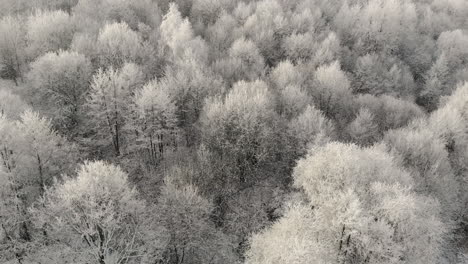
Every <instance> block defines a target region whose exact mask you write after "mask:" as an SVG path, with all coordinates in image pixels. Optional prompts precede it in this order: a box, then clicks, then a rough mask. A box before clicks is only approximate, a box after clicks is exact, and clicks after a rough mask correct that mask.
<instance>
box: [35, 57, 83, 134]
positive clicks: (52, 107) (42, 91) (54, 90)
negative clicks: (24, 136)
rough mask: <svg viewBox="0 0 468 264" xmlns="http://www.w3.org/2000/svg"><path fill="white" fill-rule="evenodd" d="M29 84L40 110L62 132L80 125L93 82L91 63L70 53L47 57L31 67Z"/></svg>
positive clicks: (41, 58) (39, 59)
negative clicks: (87, 94)
mask: <svg viewBox="0 0 468 264" xmlns="http://www.w3.org/2000/svg"><path fill="white" fill-rule="evenodd" d="M28 80H29V83H30V85H31V91H30V93H31V97H32V99H33V102H34V103H35V106H36V107H38V109H41V110H42V111H43V112H44V113H46V114H48V115H49V116H50V117H51V118H52V119H53V121H54V123H55V124H56V125H57V126H59V127H61V128H62V129H65V130H71V129H73V128H74V127H76V126H77V125H78V123H79V119H80V115H81V110H82V105H83V103H84V101H85V95H86V93H87V91H88V87H89V82H90V80H91V63H90V61H89V60H88V59H87V58H86V57H85V56H83V55H81V54H79V53H76V52H69V51H60V52H58V53H47V54H45V55H43V56H41V57H39V58H38V59H37V60H36V61H34V62H33V63H31V70H30V72H29V73H28Z"/></svg>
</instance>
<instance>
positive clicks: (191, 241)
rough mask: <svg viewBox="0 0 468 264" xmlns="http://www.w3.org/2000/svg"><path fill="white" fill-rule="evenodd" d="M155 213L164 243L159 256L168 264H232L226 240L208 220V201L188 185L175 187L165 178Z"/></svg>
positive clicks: (231, 249) (209, 206)
mask: <svg viewBox="0 0 468 264" xmlns="http://www.w3.org/2000/svg"><path fill="white" fill-rule="evenodd" d="M156 208H157V211H156V212H155V213H156V215H155V216H154V217H155V218H156V221H157V222H158V224H160V225H162V227H163V228H164V231H163V234H164V235H165V237H167V239H168V243H167V246H166V249H165V252H164V254H163V256H164V257H165V259H166V260H167V261H169V262H170V263H193V262H196V263H209V262H212V263H226V262H234V261H235V255H234V251H233V248H234V247H233V244H231V243H232V242H231V241H230V238H229V237H228V236H226V235H225V234H223V233H222V232H221V231H220V230H217V229H216V227H215V224H214V223H213V221H212V219H211V218H210V217H211V215H212V212H213V210H214V207H213V205H212V204H211V202H210V201H208V200H207V199H205V198H203V197H202V196H200V194H199V193H198V190H197V189H196V188H195V187H194V186H191V185H182V186H179V185H178V184H176V183H175V182H172V181H171V180H169V178H166V183H165V185H164V186H163V189H162V193H161V196H160V198H159V201H158V205H157V207H156Z"/></svg>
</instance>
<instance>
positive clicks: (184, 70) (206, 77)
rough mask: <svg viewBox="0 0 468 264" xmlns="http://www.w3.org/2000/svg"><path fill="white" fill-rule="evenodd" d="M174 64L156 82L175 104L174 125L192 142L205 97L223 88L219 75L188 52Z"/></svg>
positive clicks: (222, 91)
mask: <svg viewBox="0 0 468 264" xmlns="http://www.w3.org/2000/svg"><path fill="white" fill-rule="evenodd" d="M185 55H186V56H183V58H181V59H180V60H179V61H178V62H177V65H175V66H174V67H168V68H167V69H166V71H165V76H164V77H163V78H160V79H159V80H158V86H160V87H162V89H163V90H165V91H167V92H168V93H169V96H170V97H171V99H172V100H173V102H174V104H175V105H176V116H177V120H178V122H177V125H178V127H179V128H181V130H182V132H183V136H184V137H185V141H186V143H187V144H188V145H192V144H193V143H194V142H195V141H196V139H197V138H198V133H199V132H198V131H199V130H198V127H197V124H196V122H197V121H198V118H199V116H200V113H201V111H202V109H203V104H204V100H205V98H207V97H209V96H219V95H221V94H223V93H224V92H225V84H224V82H223V79H222V78H220V77H219V76H217V75H216V74H214V73H213V72H212V71H211V69H210V68H208V67H207V66H205V65H204V64H203V63H201V62H200V61H199V60H198V59H197V58H196V57H194V56H191V52H187V53H185Z"/></svg>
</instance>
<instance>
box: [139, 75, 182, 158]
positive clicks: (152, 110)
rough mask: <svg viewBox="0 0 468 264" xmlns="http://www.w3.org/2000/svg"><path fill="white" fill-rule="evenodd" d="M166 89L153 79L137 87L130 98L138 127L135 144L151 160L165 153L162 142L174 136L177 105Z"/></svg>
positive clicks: (166, 143) (167, 142) (168, 141)
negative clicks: (132, 97)
mask: <svg viewBox="0 0 468 264" xmlns="http://www.w3.org/2000/svg"><path fill="white" fill-rule="evenodd" d="M167 89H168V87H164V86H161V85H159V84H158V82H157V81H156V80H154V81H151V82H149V83H148V84H146V85H145V86H143V88H141V89H140V90H138V91H137V92H136V93H135V97H134V99H133V104H134V109H133V111H134V114H135V121H134V122H135V127H136V130H137V131H138V138H137V139H136V142H135V144H136V146H135V147H136V148H137V149H139V150H144V153H145V155H147V156H148V157H149V160H150V162H152V163H153V164H155V163H156V161H157V160H158V159H159V158H160V157H163V156H164V149H165V146H166V145H168V144H173V142H174V140H175V139H174V137H175V129H176V125H177V118H176V113H175V112H176V106H175V104H174V102H173V100H172V98H171V97H170V95H169V91H168V90H167Z"/></svg>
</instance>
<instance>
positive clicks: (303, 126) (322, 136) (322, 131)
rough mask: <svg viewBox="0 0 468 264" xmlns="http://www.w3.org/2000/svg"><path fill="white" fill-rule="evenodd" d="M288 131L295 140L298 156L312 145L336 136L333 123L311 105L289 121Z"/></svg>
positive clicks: (322, 142)
mask: <svg viewBox="0 0 468 264" xmlns="http://www.w3.org/2000/svg"><path fill="white" fill-rule="evenodd" d="M289 132H290V133H291V136H292V137H293V138H295V140H296V143H297V146H296V149H297V152H298V154H299V156H302V155H305V154H306V153H307V150H308V149H309V148H311V147H312V146H314V145H317V146H320V145H323V144H325V143H327V142H328V141H330V140H332V139H334V138H335V137H336V131H335V127H334V125H333V123H332V122H331V121H330V120H328V119H327V118H326V117H325V116H324V115H323V113H322V112H321V111H320V110H317V109H316V108H315V107H313V106H311V105H308V106H307V107H306V108H305V110H304V111H303V112H302V113H301V114H300V115H298V116H297V117H295V118H294V119H292V120H291V121H290V123H289Z"/></svg>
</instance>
